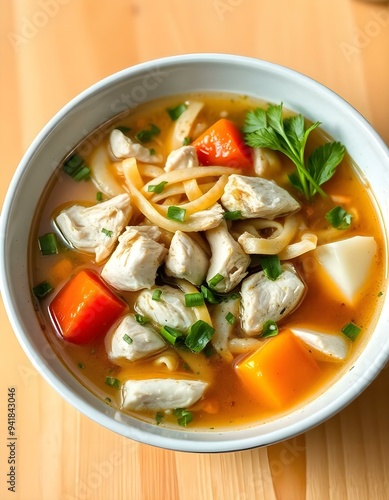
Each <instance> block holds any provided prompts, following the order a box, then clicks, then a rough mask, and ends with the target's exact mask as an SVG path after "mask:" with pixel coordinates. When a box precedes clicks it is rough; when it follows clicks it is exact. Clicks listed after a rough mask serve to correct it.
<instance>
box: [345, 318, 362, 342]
mask: <svg viewBox="0 0 389 500" xmlns="http://www.w3.org/2000/svg"><path fill="white" fill-rule="evenodd" d="M360 331H361V328H359V326H357V325H355V324H354V323H352V322H350V323H347V325H346V326H344V327H343V328H342V330H341V332H342V333H344V334H345V335H346V337H348V338H349V339H350V340H352V341H354V340H355V339H356V338H357V337H358V335H359V333H360Z"/></svg>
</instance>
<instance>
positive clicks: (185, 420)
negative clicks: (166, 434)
mask: <svg viewBox="0 0 389 500" xmlns="http://www.w3.org/2000/svg"><path fill="white" fill-rule="evenodd" d="M173 413H174V415H175V416H176V417H177V423H178V425H181V427H186V426H187V425H188V424H190V422H192V420H193V415H192V413H191V412H190V411H188V410H185V408H176V409H175V410H174V412H173Z"/></svg>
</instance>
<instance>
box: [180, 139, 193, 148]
mask: <svg viewBox="0 0 389 500" xmlns="http://www.w3.org/2000/svg"><path fill="white" fill-rule="evenodd" d="M191 142H192V139H191V138H190V137H185V139H184V140H183V141H182V145H183V146H189V144H190V143H191Z"/></svg>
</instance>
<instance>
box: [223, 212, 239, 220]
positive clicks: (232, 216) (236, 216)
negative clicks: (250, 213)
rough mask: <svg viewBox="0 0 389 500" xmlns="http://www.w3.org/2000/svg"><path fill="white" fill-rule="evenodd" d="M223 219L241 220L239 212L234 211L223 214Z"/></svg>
mask: <svg viewBox="0 0 389 500" xmlns="http://www.w3.org/2000/svg"><path fill="white" fill-rule="evenodd" d="M223 218H224V219H225V220H238V219H241V218H242V211H241V210H234V211H232V212H224V214H223Z"/></svg>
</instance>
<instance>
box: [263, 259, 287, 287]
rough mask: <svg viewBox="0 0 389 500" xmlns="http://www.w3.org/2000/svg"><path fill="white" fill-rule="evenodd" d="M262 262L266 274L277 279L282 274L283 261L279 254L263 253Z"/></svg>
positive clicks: (272, 278)
mask: <svg viewBox="0 0 389 500" xmlns="http://www.w3.org/2000/svg"><path fill="white" fill-rule="evenodd" d="M260 263H261V266H262V269H263V272H264V274H265V276H266V277H267V278H268V279H269V280H271V281H275V280H276V279H277V278H278V277H279V276H280V275H281V274H282V267H281V262H280V259H279V257H278V255H262V256H261V258H260Z"/></svg>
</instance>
